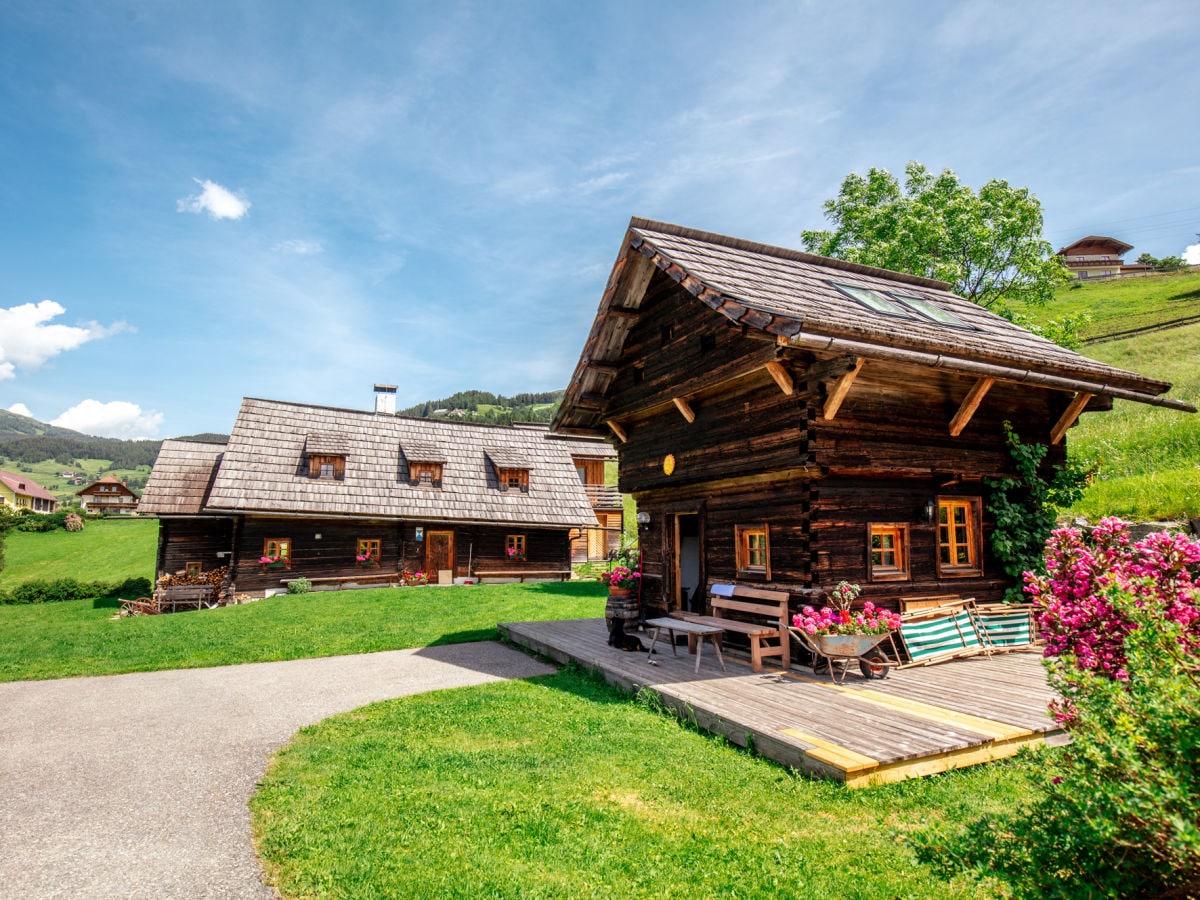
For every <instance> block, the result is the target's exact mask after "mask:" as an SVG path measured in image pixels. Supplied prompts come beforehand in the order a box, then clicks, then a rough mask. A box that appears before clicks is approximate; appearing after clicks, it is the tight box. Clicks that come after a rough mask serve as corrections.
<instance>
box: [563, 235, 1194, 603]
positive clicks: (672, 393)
mask: <svg viewBox="0 0 1200 900" xmlns="http://www.w3.org/2000/svg"><path fill="white" fill-rule="evenodd" d="M1169 388H1170V385H1169V384H1166V383H1164V382H1161V381H1156V380H1154V379H1151V378H1146V377H1143V376H1141V375H1137V374H1135V373H1132V372H1127V371H1122V370H1119V369H1115V368H1113V367H1111V366H1108V365H1104V364H1102V363H1100V362H1096V361H1094V360H1091V359H1087V358H1085V357H1084V356H1081V355H1080V354H1078V353H1075V352H1074V351H1071V350H1067V349H1064V348H1062V347H1059V346H1057V345H1055V344H1053V343H1052V342H1050V341H1048V340H1045V339H1043V338H1041V337H1038V336H1036V335H1034V334H1032V333H1030V332H1029V331H1027V330H1025V329H1023V328H1020V327H1018V326H1017V325H1014V324H1012V323H1011V322H1008V321H1006V320H1005V319H1002V318H1000V317H999V316H996V315H994V314H992V313H990V312H988V311H987V310H985V309H983V308H981V307H979V306H977V305H975V304H973V303H971V302H969V301H968V300H965V299H964V298H962V297H959V296H957V295H956V294H954V293H952V292H951V291H950V290H949V286H948V285H946V284H944V283H941V282H937V281H932V280H928V279H925V278H919V277H914V276H910V275H904V274H899V273H896V272H888V271H883V270H880V269H875V268H871V267H867V266H863V265H857V264H854V263H848V262H844V261H841V260H835V259H827V258H823V257H818V256H813V255H809V254H806V253H801V252H798V251H794V250H788V249H784V248H779V247H771V246H767V245H763V244H757V243H752V242H749V241H744V240H739V239H736V238H730V237H725V236H722V235H718V234H711V233H707V232H702V231H696V230H693V229H689V228H682V227H679V226H676V225H668V224H664V223H660V222H653V221H648V220H643V219H636V218H635V219H633V220H632V222H631V224H630V227H629V230H628V232H627V233H626V235H625V238H624V240H623V241H622V244H621V249H620V252H619V253H618V255H617V259H616V263H615V264H614V266H613V269H612V273H611V275H610V277H609V279H608V283H607V285H606V288H605V290H604V293H603V296H602V297H601V299H600V305H599V309H598V312H597V314H596V318H595V321H594V323H593V325H592V328H591V332H590V334H589V335H588V338H587V342H586V344H585V345H584V347H583V351H582V353H581V355H580V358H579V362H578V364H577V366H576V368H575V370H574V374H573V376H572V379H571V382H570V385H569V386H568V388H567V391H566V394H565V396H564V399H563V402H562V405H561V407H560V408H559V411H558V413H557V414H556V417H555V420H554V422H553V424H552V428H553V429H554V430H556V431H557V432H558V433H562V434H570V435H576V436H598V435H607V437H608V439H609V440H610V441H612V442H614V444H615V446H616V449H617V452H618V455H619V487H620V489H621V491H623V492H626V493H631V494H632V495H633V498H634V500H635V501H636V504H637V516H638V520H639V529H640V531H641V535H640V537H641V549H642V556H643V579H642V583H643V602H644V604H646V606H647V607H650V608H654V607H658V608H660V609H666V610H674V609H686V610H691V611H695V612H704V611H706V610H705V609H704V598H705V594H706V590H705V589H706V588H707V586H709V585H711V584H712V583H713V582H715V581H725V582H736V583H740V584H746V585H759V586H765V585H770V586H772V587H780V588H786V589H788V590H791V591H793V598H794V599H796V598H797V596H799V597H804V596H817V597H819V592H821V591H824V590H827V589H828V588H830V587H833V586H834V585H836V584H837V583H838V582H839V581H842V580H846V581H849V582H852V583H857V584H860V585H862V586H863V588H864V592H863V599H864V600H867V599H870V600H874V601H875V602H877V603H880V604H882V605H887V606H890V607H891V608H896V606H897V605H898V602H899V600H900V598H902V597H906V596H907V597H913V596H921V595H945V594H954V595H959V596H964V597H967V596H970V597H975V598H977V599H979V600H981V601H985V600H986V601H994V600H999V599H1001V597H1002V596H1003V594H1004V591H1005V589H1006V588H1007V587H1008V586H1009V585H1008V583H1007V581H1006V580H1005V578H1004V577H1002V574H1001V573H1000V570H999V568H998V566H997V565H996V562H995V560H994V558H993V557H992V556H991V553H990V550H989V544H988V536H989V533H990V529H991V524H992V523H991V520H990V516H989V514H988V510H987V507H986V504H985V496H986V490H985V486H984V479H986V478H989V477H991V476H1003V475H1012V474H1014V467H1013V465H1012V462H1011V459H1010V457H1009V454H1008V452H1007V449H1006V440H1005V433H1004V423H1005V422H1010V423H1012V426H1013V428H1014V430H1015V431H1016V432H1017V434H1018V436H1019V437H1020V438H1021V439H1022V440H1023V442H1025V443H1035V442H1036V443H1043V444H1046V445H1048V447H1049V451H1048V453H1047V455H1046V460H1045V462H1044V465H1046V466H1052V465H1056V464H1061V463H1062V462H1063V460H1064V459H1065V443H1064V438H1065V435H1066V433H1067V431H1068V429H1069V428H1070V427H1071V426H1072V425H1073V424H1074V423H1075V421H1076V420H1077V419H1078V417H1079V415H1080V414H1081V413H1083V412H1085V411H1102V410H1106V409H1110V408H1111V406H1112V403H1113V400H1114V399H1115V398H1119V399H1123V400H1132V401H1136V402H1140V403H1149V404H1154V405H1158V406H1163V407H1168V408H1172V409H1177V410H1183V411H1189V412H1195V408H1194V407H1193V406H1192V405H1190V404H1188V403H1185V402H1183V401H1180V400H1175V399H1172V398H1168V397H1164V396H1163V395H1164V394H1165V393H1166V392H1167V391H1168V390H1169Z"/></svg>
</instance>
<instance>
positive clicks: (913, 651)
mask: <svg viewBox="0 0 1200 900" xmlns="http://www.w3.org/2000/svg"><path fill="white" fill-rule="evenodd" d="M972 603H973V601H971V600H964V601H962V603H956V604H952V605H949V606H940V607H937V608H936V609H923V610H920V611H918V612H913V613H908V614H906V615H904V616H901V623H900V632H899V633H900V644H901V646H902V647H903V648H904V651H905V653H906V654H908V662H906V663H903V664H902V665H901V666H900V668H902V669H903V668H907V667H909V666H927V665H930V664H931V663H936V662H942V661H943V660H947V659H957V658H959V657H963V656H974V655H976V654H978V653H988V652H989V648H988V646H987V645H986V644H985V643H984V641H983V639H982V638H981V637H980V636H979V630H978V628H977V627H976V625H975V619H974V617H973V615H972V612H971V609H970V607H971V605H972Z"/></svg>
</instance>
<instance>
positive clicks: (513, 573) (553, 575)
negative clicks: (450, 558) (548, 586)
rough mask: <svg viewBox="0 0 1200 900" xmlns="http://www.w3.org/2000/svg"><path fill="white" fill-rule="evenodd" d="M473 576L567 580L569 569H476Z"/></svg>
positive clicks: (568, 578) (569, 573) (569, 576)
mask: <svg viewBox="0 0 1200 900" xmlns="http://www.w3.org/2000/svg"><path fill="white" fill-rule="evenodd" d="M475 577H476V578H478V579H480V580H481V581H482V580H483V579H484V578H516V579H517V580H518V581H521V582H524V581H525V579H526V578H535V579H539V580H541V581H569V580H570V578H571V570H570V569H476V570H475Z"/></svg>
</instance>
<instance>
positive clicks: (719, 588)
mask: <svg viewBox="0 0 1200 900" xmlns="http://www.w3.org/2000/svg"><path fill="white" fill-rule="evenodd" d="M789 597H790V595H789V594H788V592H787V591H771V590H766V589H764V588H753V587H744V586H742V585H740V584H714V585H713V586H712V589H711V591H710V593H709V596H708V605H709V608H710V609H711V610H712V615H711V616H698V615H696V614H695V613H688V612H682V611H679V610H676V611H674V612H672V613H671V616H672V617H673V618H676V619H682V620H684V621H685V622H696V623H698V624H700V625H713V626H716V627H717V628H721V629H723V630H725V631H733V632H737V633H738V634H744V635H745V636H746V637H747V638H748V639H749V641H750V668H751V670H752V671H755V672H761V671H762V669H763V659H764V658H765V657H768V656H778V657H779V663H780V665H781V666H783V668H784V669H785V670H786V669H787V668H788V667H789V666H790V665H791V653H790V650H789V646H788V630H787V628H788V625H789V624H790V623H789V622H788V599H789ZM732 613H737V614H740V615H741V616H755V617H758V618H759V619H760V620H762V621H758V622H754V621H748V620H747V619H745V618H734V617H733V616H732V615H731V614H732ZM768 641H770V642H772V643H767V642H768ZM689 643H690V639H689Z"/></svg>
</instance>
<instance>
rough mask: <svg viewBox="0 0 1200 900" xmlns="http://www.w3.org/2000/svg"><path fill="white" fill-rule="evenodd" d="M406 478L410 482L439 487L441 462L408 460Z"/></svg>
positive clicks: (440, 483) (440, 484) (440, 482)
mask: <svg viewBox="0 0 1200 900" xmlns="http://www.w3.org/2000/svg"><path fill="white" fill-rule="evenodd" d="M408 478H409V482H410V483H411V484H415V485H421V486H423V487H435V488H440V487H441V486H442V464H441V463H422V462H410V463H409V464H408Z"/></svg>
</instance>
